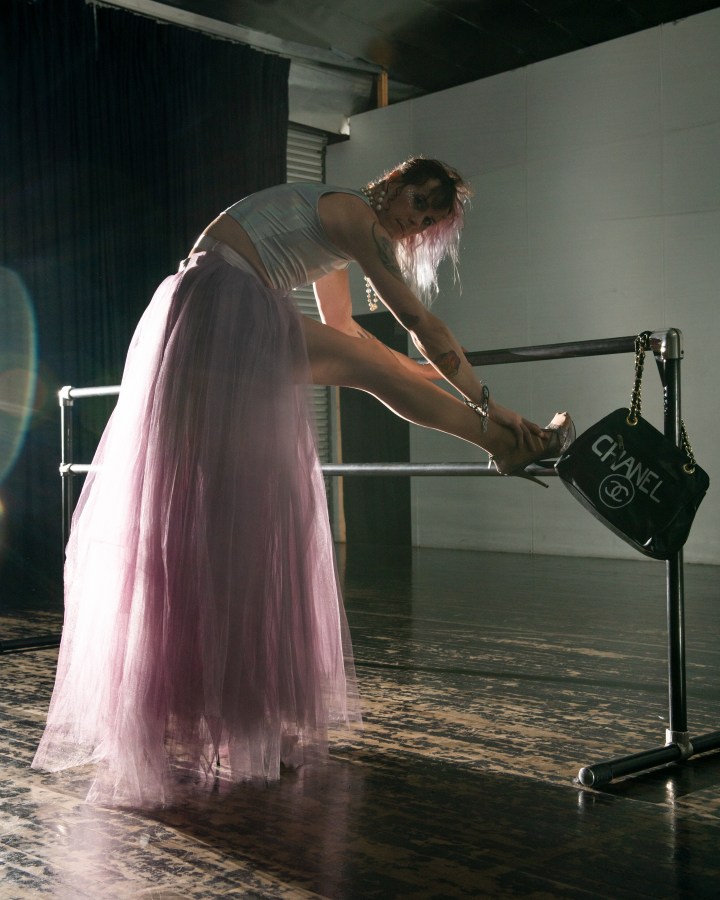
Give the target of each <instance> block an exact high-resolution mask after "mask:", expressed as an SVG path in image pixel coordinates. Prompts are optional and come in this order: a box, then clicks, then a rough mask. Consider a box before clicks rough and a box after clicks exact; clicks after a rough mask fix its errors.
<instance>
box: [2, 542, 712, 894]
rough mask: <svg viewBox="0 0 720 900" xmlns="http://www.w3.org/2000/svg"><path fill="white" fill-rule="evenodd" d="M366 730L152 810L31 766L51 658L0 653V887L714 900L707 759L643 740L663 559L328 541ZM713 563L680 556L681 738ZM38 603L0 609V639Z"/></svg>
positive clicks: (697, 708) (656, 716) (705, 725)
mask: <svg viewBox="0 0 720 900" xmlns="http://www.w3.org/2000/svg"><path fill="white" fill-rule="evenodd" d="M339 562H340V568H341V572H342V574H343V576H344V581H345V595H346V603H347V608H348V615H349V618H350V623H351V629H352V633H353V639H354V642H355V651H356V658H357V666H358V677H359V681H360V684H361V689H362V692H363V708H364V714H365V726H364V729H363V730H362V732H359V733H358V734H357V735H356V736H355V738H354V739H353V740H352V741H347V740H345V741H344V742H342V743H336V744H335V745H334V747H333V752H332V756H331V760H330V762H329V763H328V765H327V766H324V767H317V768H313V767H308V768H306V769H301V770H299V771H298V772H295V773H287V774H286V775H285V776H284V777H283V778H282V779H281V781H280V782H278V783H276V784H273V785H270V786H269V787H266V788H263V789H258V788H256V787H252V786H242V787H239V788H234V789H230V788H228V787H227V785H225V784H224V783H223V782H222V781H221V780H219V781H218V782H217V784H216V785H215V791H214V793H210V794H208V793H203V794H201V795H198V796H197V797H196V798H195V799H194V800H192V801H191V802H188V803H186V804H184V805H183V806H182V807H180V808H177V809H173V810H167V811H164V812H163V813H161V814H157V815H154V816H146V815H141V814H139V813H134V812H130V811H110V810H101V809H94V808H92V807H89V806H87V805H86V804H85V803H84V802H83V800H82V798H83V796H84V792H85V788H86V786H87V783H88V780H89V773H88V771H83V770H80V771H76V772H73V773H71V774H69V775H63V776H61V777H58V776H49V775H40V774H38V773H34V772H31V771H30V770H29V769H28V763H29V761H30V759H31V758H32V753H33V750H34V746H35V744H36V742H37V739H38V736H39V734H40V730H41V727H42V720H43V715H44V711H45V708H46V705H47V700H48V697H49V692H50V688H51V685H52V676H53V665H54V659H55V655H56V651H54V650H39V651H32V652H27V653H12V654H6V655H3V656H0V679H1V680H0V684H2V698H1V699H0V712H1V713H2V720H1V722H0V755H1V757H2V769H1V770H0V808H1V810H2V818H1V819H0V873H1V874H0V898H12V900H15V898H31V897H60V898H157V900H170V898H214V897H250V898H263V897H269V898H272V897H292V898H295V897H297V898H304V897H327V898H373V897H378V898H394V897H401V898H452V897H489V898H495V897H497V898H503V897H531V898H538V900H539V898H554V897H579V898H580V897H583V898H585V897H587V898H590V897H604V898H613V900H616V898H617V900H622V898H628V900H629V898H665V897H667V898H674V897H682V898H704V897H720V852H719V850H720V753H716V754H707V755H705V756H699V757H696V758H694V759H692V760H690V761H689V762H688V763H686V764H684V765H683V766H680V767H671V768H666V769H663V770H657V771H655V772H651V773H648V774H645V775H643V776H637V777H635V778H632V779H627V780H625V781H622V782H619V783H617V784H614V785H611V786H609V787H607V788H605V789H603V790H601V791H588V790H584V789H580V788H579V787H578V786H577V785H576V784H575V783H574V780H573V779H574V777H575V776H576V774H577V771H578V769H579V767H580V766H582V765H586V764H588V763H592V762H596V761H599V760H602V759H606V758H610V757H613V756H617V755H622V754H624V753H627V752H634V751H636V750H644V749H648V748H650V747H653V746H657V745H658V744H660V743H662V741H663V738H664V728H665V723H664V721H663V719H664V717H665V714H666V683H665V677H666V674H665V673H666V662H665V624H664V567H663V566H662V564H654V563H647V562H645V561H639V562H637V563H636V562H617V561H614V562H609V561H603V560H590V559H587V560H580V559H557V558H550V557H524V556H512V555H507V554H480V553H470V552H459V551H441V550H421V551H420V550H416V551H413V552H408V553H403V552H400V551H395V552H393V553H391V554H381V553H380V552H379V551H378V549H377V548H368V549H366V550H359V549H355V550H354V551H353V552H351V553H346V552H344V551H341V552H340V558H339ZM719 574H720V573H719V572H718V570H717V569H714V568H710V567H687V569H686V595H687V614H686V618H687V650H688V659H687V670H688V694H689V705H690V728H691V733H696V734H700V733H705V732H708V731H714V730H717V729H718V728H720V703H719V702H718V700H720V650H718V646H719V645H718V637H720V604H718V602H717V601H718V587H717V585H718V583H719V580H718V575H719ZM56 623H57V613H54V612H52V611H48V610H34V611H32V613H29V612H28V611H26V612H24V613H20V614H17V615H12V614H11V613H10V612H9V611H6V614H5V615H4V616H2V617H1V618H0V626H1V627H2V632H1V633H0V640H2V639H4V638H10V637H15V636H20V635H24V634H28V633H32V631H33V630H34V631H35V632H47V631H50V630H52V629H53V628H54V627H55V626H56Z"/></svg>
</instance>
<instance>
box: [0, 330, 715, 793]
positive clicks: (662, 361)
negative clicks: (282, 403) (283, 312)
mask: <svg viewBox="0 0 720 900" xmlns="http://www.w3.org/2000/svg"><path fill="white" fill-rule="evenodd" d="M650 349H651V350H652V353H653V355H654V357H655V362H656V363H657V366H658V370H659V373H660V379H661V382H662V386H663V393H664V433H665V436H666V437H668V438H669V439H670V440H672V441H673V442H674V443H675V444H676V445H678V446H679V445H680V431H681V412H680V361H681V360H682V357H683V346H682V333H681V332H680V331H679V330H678V329H676V328H671V329H668V330H665V331H657V332H654V333H652V334H651V336H650ZM634 352H635V335H628V336H625V337H616V338H604V339H599V340H589V341H575V342H571V343H562V344H543V345H538V346H530V347H511V348H506V349H499V350H481V351H476V352H468V353H466V356H467V359H468V361H469V362H470V363H471V365H473V366H480V365H502V364H506V363H521V362H534V361H535V362H537V361H541V360H548V359H570V358H576V357H586V356H587V357H589V356H604V355H610V354H615V353H634ZM119 392H120V388H119V386H117V385H115V386H104V387H95V388H76V387H71V386H66V387H63V388H62V389H61V390H60V392H59V402H60V428H61V440H62V449H61V462H60V475H61V477H62V486H63V487H62V510H63V513H62V514H63V529H62V531H63V548H64V546H65V543H66V540H67V535H68V534H69V528H70V519H71V516H72V507H73V485H72V481H73V476H75V475H78V474H83V473H86V472H89V471H92V470H93V467H92V466H89V465H83V464H78V463H75V462H73V459H72V451H73V426H72V406H73V402H74V401H75V400H77V399H80V398H83V397H99V396H108V395H112V394H118V393H119ZM322 470H323V473H324V474H325V475H327V476H343V477H345V476H365V477H367V476H375V477H377V476H397V475H406V476H408V477H417V476H425V477H435V476H443V477H446V476H464V477H467V476H470V477H473V478H474V477H478V476H482V477H503V476H500V475H499V473H498V472H497V471H496V470H495V469H491V468H488V466H487V464H484V463H433V462H431V463H327V464H325V465H323V466H322ZM530 471H531V472H532V473H533V474H537V475H555V474H556V472H555V470H554V469H546V468H542V467H540V466H534V467H532V468H531V469H530ZM665 567H666V579H665V580H666V610H667V644H668V726H669V727H668V728H667V729H666V731H665V744H663V745H662V746H659V747H656V748H653V749H650V750H644V751H640V752H638V753H632V754H629V755H627V756H622V757H617V758H614V759H610V760H606V761H603V762H597V763H593V764H590V765H587V766H583V768H581V769H580V771H579V773H578V776H577V782H578V783H579V784H580V785H582V786H583V787H599V786H602V785H605V784H609V783H610V782H611V781H614V780H615V779H617V778H622V777H625V776H628V775H633V774H637V773H640V772H646V771H649V770H650V769H654V768H657V767H659V766H664V765H668V764H670V763H678V762H682V761H684V760H687V759H689V758H690V757H691V756H695V755H697V754H700V753H706V752H708V751H710V750H716V749H720V731H715V732H711V733H709V734H705V735H701V736H699V737H693V738H691V736H690V733H689V731H688V710H687V685H686V674H685V668H686V667H685V589H684V577H683V554H682V551H680V552H679V553H677V554H675V556H673V557H672V558H671V559H669V560H667V561H666V562H665ZM36 640H37V639H36ZM8 643H11V642H4V644H8ZM2 646H3V645H2V644H0V652H2Z"/></svg>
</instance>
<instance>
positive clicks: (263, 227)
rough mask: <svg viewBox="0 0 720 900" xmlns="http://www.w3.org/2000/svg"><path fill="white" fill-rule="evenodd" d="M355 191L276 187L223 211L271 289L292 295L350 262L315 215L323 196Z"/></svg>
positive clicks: (321, 186)
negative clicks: (261, 267) (242, 232)
mask: <svg viewBox="0 0 720 900" xmlns="http://www.w3.org/2000/svg"><path fill="white" fill-rule="evenodd" d="M334 193H341V194H353V195H355V196H357V197H360V198H361V199H362V200H365V202H366V203H367V200H366V199H365V197H364V196H363V194H362V193H361V192H360V191H353V190H350V189H348V188H340V187H332V186H331V185H327V184H311V183H297V184H280V185H277V186H276V187H271V188H267V189H266V190H264V191H258V193H256V194H251V195H250V196H249V197H245V199H243V200H240V201H239V202H238V203H235V204H233V205H232V206H231V207H229V208H228V209H226V210H225V212H226V213H227V214H228V215H229V216H232V218H233V219H235V221H236V222H238V223H239V224H240V225H242V227H243V228H244V229H245V231H246V232H247V234H248V236H249V238H250V240H251V241H252V243H253V245H254V246H255V249H256V250H257V252H258V255H259V256H260V259H261V260H262V261H263V264H264V265H265V268H266V269H267V273H268V276H269V278H270V281H271V283H272V286H273V287H274V288H279V289H281V290H286V291H289V290H292V288H296V287H300V286H301V285H306V284H311V283H312V282H313V281H317V279H318V278H321V277H322V276H323V275H326V274H327V273H328V272H331V271H332V270H334V269H344V268H347V266H348V264H349V263H350V261H351V257H349V256H347V255H346V254H344V253H343V252H342V251H341V250H339V249H338V248H337V247H336V246H335V245H334V244H332V243H331V242H330V240H329V239H328V237H327V235H326V234H325V230H324V229H323V226H322V223H321V222H320V216H319V214H318V201H319V200H320V197H322V196H323V194H334Z"/></svg>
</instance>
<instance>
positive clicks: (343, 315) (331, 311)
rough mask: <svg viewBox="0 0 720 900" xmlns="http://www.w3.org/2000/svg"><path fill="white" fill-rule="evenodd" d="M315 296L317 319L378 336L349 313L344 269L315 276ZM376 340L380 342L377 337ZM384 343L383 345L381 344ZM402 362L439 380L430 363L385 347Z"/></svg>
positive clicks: (354, 334)
mask: <svg viewBox="0 0 720 900" xmlns="http://www.w3.org/2000/svg"><path fill="white" fill-rule="evenodd" d="M313 291H314V292H315V300H316V302H317V307H318V310H319V312H320V319H321V321H322V322H323V323H324V324H325V325H329V326H330V327H331V328H334V329H335V330H336V331H341V332H342V333H343V334H347V335H349V336H350V337H357V338H363V339H366V340H374V341H376V340H378V339H377V338H376V337H375V336H374V335H372V334H370V333H369V332H368V331H366V330H365V329H364V328H363V327H362V326H361V325H360V324H359V323H358V322H356V321H355V319H353V317H352V297H351V294H350V278H349V276H348V272H347V269H340V270H337V271H334V272H330V273H329V274H327V275H325V276H323V277H322V278H319V279H318V280H317V281H316V282H315V284H314V285H313ZM378 343H382V342H381V341H378ZM383 346H386V345H383ZM386 349H387V351H388V353H392V355H393V356H394V357H395V358H396V359H397V360H398V362H400V363H401V364H402V365H403V366H405V367H406V368H407V369H409V370H410V371H412V372H413V374H415V375H420V376H422V377H423V378H427V379H428V381H441V380H442V378H441V376H440V375H439V374H438V372H437V371H436V369H435V368H434V367H433V366H429V365H427V364H425V363H418V362H416V361H415V360H412V359H410V358H409V357H408V356H407V355H405V354H404V353H398V352H397V351H396V350H393V349H391V348H390V347H386Z"/></svg>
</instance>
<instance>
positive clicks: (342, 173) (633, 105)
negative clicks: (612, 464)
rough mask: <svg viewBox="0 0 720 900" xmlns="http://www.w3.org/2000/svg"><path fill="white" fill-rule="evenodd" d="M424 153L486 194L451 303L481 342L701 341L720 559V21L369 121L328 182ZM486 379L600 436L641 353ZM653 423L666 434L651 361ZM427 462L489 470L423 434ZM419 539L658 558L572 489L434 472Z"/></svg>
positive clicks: (453, 322)
mask: <svg viewBox="0 0 720 900" xmlns="http://www.w3.org/2000/svg"><path fill="white" fill-rule="evenodd" d="M411 153H422V154H425V155H427V156H436V157H439V158H440V159H445V160H447V161H448V162H449V163H451V164H452V165H454V166H456V167H457V168H458V169H459V170H460V171H461V172H462V173H463V174H464V175H465V176H466V177H467V178H469V180H470V181H471V182H472V183H473V186H474V189H475V198H474V202H473V209H472V211H471V212H470V215H469V217H468V224H467V227H466V230H465V235H464V239H463V251H462V252H463V255H462V257H461V267H460V270H461V276H462V284H463V289H462V294H460V293H459V292H458V290H457V289H454V288H453V287H452V284H451V281H450V279H449V277H447V273H445V274H446V278H445V279H444V281H445V288H446V289H445V291H444V292H443V294H442V295H441V297H440V299H439V300H438V301H437V305H436V307H435V309H436V311H437V313H438V314H439V315H440V316H441V317H443V318H444V319H445V320H446V321H447V322H448V324H449V325H450V326H451V327H452V328H453V330H454V331H455V333H456V335H457V336H458V338H459V340H460V341H461V343H462V344H463V346H465V347H467V348H468V349H472V350H480V349H492V348H497V347H513V346H521V345H524V344H543V343H551V342H557V341H574V340H588V339H593V338H603V337H615V336H619V335H626V334H634V333H636V332H638V331H641V330H644V329H650V330H663V329H666V328H670V327H676V328H679V329H680V330H681V331H682V332H683V335H684V346H685V360H684V362H683V366H682V369H683V371H682V389H683V414H684V418H685V421H686V423H687V426H688V431H689V433H690V439H691V442H692V444H693V447H694V449H695V454H696V457H697V459H698V462H699V463H700V464H701V465H702V466H703V467H704V468H705V469H706V470H707V471H708V472H709V474H710V477H711V487H710V491H709V493H708V495H707V497H706V498H705V500H704V502H703V505H702V506H701V508H700V510H699V512H698V516H697V518H696V521H695V527H694V529H693V532H692V534H691V536H690V539H689V541H688V544H687V546H686V554H685V558H686V560H688V561H691V562H704V563H714V564H717V563H720V481H718V480H716V479H720V449H719V448H720V385H719V384H718V381H719V379H718V371H719V365H720V361H719V360H718V355H717V353H716V348H717V346H718V345H719V340H718V338H719V331H720V329H719V327H718V325H719V319H720V315H719V313H718V293H719V288H720V172H719V171H718V165H719V163H720V10H713V11H711V12H708V13H703V14H701V15H698V16H693V17H691V18H689V19H686V20H684V21H681V22H679V23H677V24H674V25H672V24H671V25H666V26H663V27H660V28H655V29H652V30H649V31H644V32H641V33H639V34H636V35H633V36H631V37H627V38H622V39H620V40H617V41H611V42H608V43H605V44H602V45H600V46H598V47H592V48H590V49H587V50H582V51H579V52H577V53H571V54H567V55H565V56H562V57H559V58H557V59H553V60H549V61H546V62H542V63H538V64H536V65H533V66H529V67H527V68H525V69H521V70H517V71H514V72H510V73H506V74H502V75H498V76H495V77H493V78H488V79H484V80H482V81H478V82H475V83H473V84H470V85H465V86H463V87H460V88H455V89H452V90H449V91H444V92H441V93H437V94H433V95H431V96H427V97H423V98H420V99H418V100H413V101H408V102H406V103H403V104H398V105H395V106H392V107H388V108H386V109H381V110H375V111H373V112H370V113H365V114H363V115H360V116H357V117H355V118H353V119H352V122H351V139H350V141H348V142H346V143H344V144H337V145H334V146H332V147H330V148H329V152H328V176H327V180H328V182H330V183H340V184H348V185H360V184H362V183H364V182H365V181H366V180H368V179H369V178H370V177H372V176H374V175H376V174H378V173H380V172H382V171H384V170H385V169H386V168H388V167H389V166H391V165H392V164H394V163H395V162H397V161H399V160H401V159H402V158H404V157H405V156H407V155H409V154H411ZM441 281H442V280H441ZM356 285H357V288H358V289H357V292H356V294H357V295H356V298H355V303H356V307H355V308H356V311H357V312H360V311H363V303H364V293H363V291H362V287H361V285H360V282H359V280H358V281H357V282H356ZM482 375H483V378H484V379H485V380H487V381H488V382H489V384H490V386H491V390H492V391H493V394H494V396H495V397H496V398H497V399H498V400H499V401H500V402H502V403H503V404H505V405H508V406H511V407H514V408H516V409H518V410H520V411H522V412H523V413H525V414H526V415H528V416H529V417H531V418H533V419H534V420H536V421H538V422H541V423H542V424H544V423H545V421H547V420H549V418H550V417H551V416H552V415H553V413H554V412H555V411H556V410H557V409H569V410H570V411H571V413H572V414H573V416H574V418H575V420H576V422H577V424H578V426H579V428H580V429H581V430H582V428H583V427H587V426H588V425H590V424H591V423H592V422H593V421H595V420H596V419H598V418H600V417H601V416H602V415H603V414H605V413H606V412H609V411H610V410H611V409H614V408H615V407H618V406H624V405H627V403H628V400H629V392H630V387H631V381H632V357H631V356H630V355H620V356H606V357H599V358H594V359H580V360H557V361H552V362H539V363H529V364H527V365H524V364H523V365H511V366H494V367H489V368H486V369H485V370H484V371H483V373H482ZM643 412H644V413H645V414H646V415H647V417H648V418H649V419H650V420H651V421H653V422H654V423H655V424H657V425H659V426H660V427H662V426H661V421H662V394H661V389H660V384H659V379H658V378H657V373H656V368H655V366H654V365H653V364H652V361H650V365H648V366H647V367H646V374H645V390H644V408H643ZM412 458H413V460H416V461H426V460H445V461H450V460H476V459H477V460H483V459H485V458H486V457H485V454H483V453H482V451H479V450H477V449H476V448H474V447H472V446H469V445H466V444H463V443H462V442H460V441H457V440H455V439H453V438H450V437H448V436H446V435H441V434H437V433H433V432H430V431H424V430H422V429H416V428H414V429H413V432H412ZM413 527H414V541H415V543H416V544H417V545H420V546H432V547H459V548H476V549H488V550H505V551H516V552H535V553H548V554H569V555H594V556H606V557H628V558H630V557H631V558H639V557H638V555H637V554H636V553H635V552H634V551H632V550H630V549H629V548H626V546H625V545H624V544H623V543H622V542H621V541H620V540H619V539H617V538H616V537H615V536H614V535H612V534H611V533H610V532H609V531H606V530H605V529H604V528H603V527H602V526H600V525H599V524H598V523H597V522H596V521H595V520H594V519H593V518H592V517H591V516H590V515H588V514H587V513H585V512H584V510H582V508H581V507H580V506H579V505H578V504H577V503H576V501H574V500H573V499H572V498H571V497H570V495H569V494H568V493H567V492H566V491H565V489H564V488H563V486H562V485H561V484H560V482H559V480H558V479H551V481H550V489H549V490H542V489H541V488H538V487H536V486H534V485H532V484H529V483H528V482H523V481H520V480H518V479H499V478H497V479H495V478H493V479H487V478H477V479H474V480H472V479H465V478H463V479H454V478H437V479H420V478H416V479H413Z"/></svg>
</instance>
